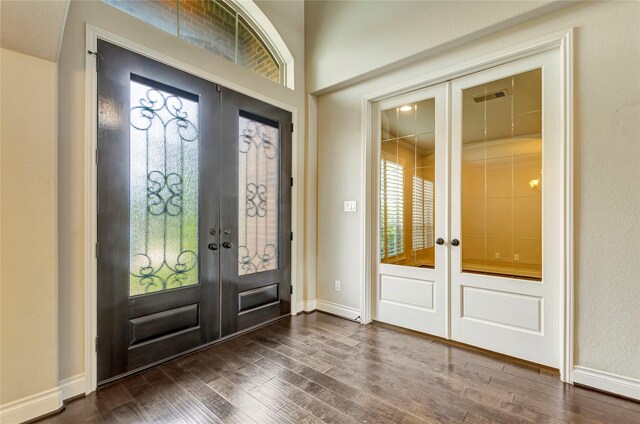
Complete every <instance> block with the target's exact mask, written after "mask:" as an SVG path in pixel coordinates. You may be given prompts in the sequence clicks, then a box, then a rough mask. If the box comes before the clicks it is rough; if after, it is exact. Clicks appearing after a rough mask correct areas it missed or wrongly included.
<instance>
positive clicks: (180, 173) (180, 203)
mask: <svg viewBox="0 0 640 424" xmlns="http://www.w3.org/2000/svg"><path fill="white" fill-rule="evenodd" d="M130 93H131V97H130V101H131V103H130V104H131V111H130V113H131V114H130V122H131V125H130V126H131V128H130V136H129V137H130V143H129V145H130V167H129V169H130V176H129V198H130V200H129V226H130V243H129V257H130V270H129V273H130V277H129V295H130V296H135V295H140V294H145V293H151V292H158V291H163V290H168V289H173V288H178V287H183V286H189V285H193V284H198V178H199V172H198V157H199V152H198V144H199V142H198V122H199V121H198V112H199V109H198V102H197V99H190V98H186V97H181V96H178V95H175V94H172V93H169V92H166V91H163V90H160V89H158V88H155V87H153V86H151V85H149V84H147V83H145V82H139V81H135V80H131V82H130Z"/></svg>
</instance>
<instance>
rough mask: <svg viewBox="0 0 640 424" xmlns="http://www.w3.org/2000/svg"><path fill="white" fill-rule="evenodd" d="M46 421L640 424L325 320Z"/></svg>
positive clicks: (480, 360) (408, 343)
mask: <svg viewBox="0 0 640 424" xmlns="http://www.w3.org/2000/svg"><path fill="white" fill-rule="evenodd" d="M42 422H46V423H56V424H58V423H78V422H94V423H111V422H118V423H147V422H149V423H151V422H153V423H176V424H178V423H220V422H222V423H260V424H268V423H322V422H326V423H340V424H342V423H433V422H446V423H449V422H451V423H461V422H465V423H621V424H622V423H634V424H637V423H640V404H638V403H635V402H632V401H628V400H624V399H620V398H617V397H614V396H609V395H605V394H602V393H599V392H595V391H591V390H587V389H584V388H579V387H573V386H570V385H566V384H563V383H562V382H560V380H559V378H558V376H557V375H553V374H552V373H550V372H547V371H542V370H539V369H537V368H530V367H526V366H522V365H517V364H515V363H511V362H508V361H505V360H503V359H501V358H496V357H491V356H488V355H485V354H483V353H479V352H475V351H470V350H466V349H464V348H460V347H456V346H451V345H447V344H445V343H443V342H441V341H438V340H434V339H431V338H429V337H426V336H421V335H417V334H415V333H411V332H408V331H402V330H398V329H395V328H391V327H389V326H385V325H382V324H372V325H366V326H363V325H360V324H357V323H354V322H350V321H346V320H343V319H339V318H336V317H333V316H330V315H326V314H323V313H313V314H310V315H301V316H298V317H294V318H291V319H284V320H282V321H279V322H277V323H275V324H272V325H270V326H269V327H266V328H263V329H260V330H256V331H254V332H252V333H250V334H248V335H245V336H242V337H239V338H236V339H233V340H230V341H228V342H225V343H222V344H220V345H217V346H214V347H211V348H208V349H206V350H203V351H200V352H199V353H197V354H193V355H191V356H188V357H184V358H181V359H178V360H175V361H172V362H169V363H167V364H164V365H161V366H158V367H155V368H152V369H150V370H148V371H145V372H142V373H140V374H137V375H134V376H132V377H129V378H127V379H124V380H121V381H119V382H117V383H115V384H112V385H110V386H107V387H103V388H100V389H99V390H98V391H97V392H96V393H93V394H91V395H90V396H87V397H85V398H82V399H78V400H76V401H73V402H70V403H69V404H68V405H67V408H66V410H65V411H64V412H62V413H61V414H58V415H56V416H53V417H49V418H48V419H46V420H44V421H42Z"/></svg>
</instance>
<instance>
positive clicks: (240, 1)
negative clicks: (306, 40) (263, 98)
mask: <svg viewBox="0 0 640 424" xmlns="http://www.w3.org/2000/svg"><path fill="white" fill-rule="evenodd" d="M223 1H224V2H226V3H227V4H228V5H229V6H231V7H233V8H234V9H235V10H236V11H237V12H238V13H239V14H240V16H242V18H244V20H246V21H247V22H248V23H249V24H250V25H251V29H253V31H255V33H256V35H257V36H258V38H259V39H260V41H261V42H262V43H263V44H264V45H265V47H266V48H267V50H269V52H270V53H271V54H272V55H273V57H274V58H275V60H276V62H278V65H279V66H280V83H281V84H282V85H284V86H285V87H288V88H290V89H292V90H294V89H295V87H294V81H295V78H294V60H293V55H292V54H291V52H290V51H289V48H288V47H287V45H286V44H285V42H284V40H283V39H282V37H281V36H280V34H279V33H278V31H277V30H276V28H275V27H274V26H273V24H272V23H271V21H270V20H269V18H267V15H265V14H264V12H263V11H262V10H260V8H259V7H258V5H257V4H255V3H254V2H253V0H223Z"/></svg>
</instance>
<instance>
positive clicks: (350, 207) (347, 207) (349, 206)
mask: <svg viewBox="0 0 640 424" xmlns="http://www.w3.org/2000/svg"><path fill="white" fill-rule="evenodd" d="M357 204H358V203H357V201H355V200H345V201H344V211H345V212H355V211H356V210H357V209H358V206H357Z"/></svg>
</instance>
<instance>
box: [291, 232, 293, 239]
mask: <svg viewBox="0 0 640 424" xmlns="http://www.w3.org/2000/svg"><path fill="white" fill-rule="evenodd" d="M291 241H293V231H291Z"/></svg>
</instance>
